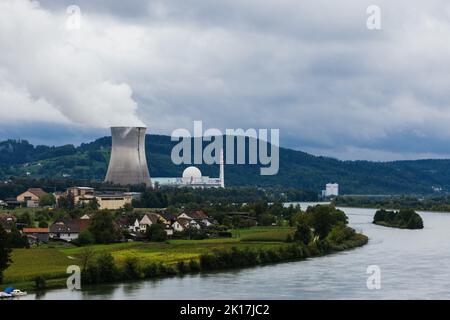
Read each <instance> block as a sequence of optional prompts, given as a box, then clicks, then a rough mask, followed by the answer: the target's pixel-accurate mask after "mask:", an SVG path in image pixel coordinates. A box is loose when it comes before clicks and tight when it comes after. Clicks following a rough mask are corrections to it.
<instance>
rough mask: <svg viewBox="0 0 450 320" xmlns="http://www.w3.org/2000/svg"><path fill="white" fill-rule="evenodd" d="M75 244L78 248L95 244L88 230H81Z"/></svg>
mask: <svg viewBox="0 0 450 320" xmlns="http://www.w3.org/2000/svg"><path fill="white" fill-rule="evenodd" d="M75 243H76V244H78V245H80V246H87V245H90V244H93V243H95V237H94V235H93V234H92V232H90V231H89V230H83V231H81V232H80V234H79V235H78V239H76V240H75Z"/></svg>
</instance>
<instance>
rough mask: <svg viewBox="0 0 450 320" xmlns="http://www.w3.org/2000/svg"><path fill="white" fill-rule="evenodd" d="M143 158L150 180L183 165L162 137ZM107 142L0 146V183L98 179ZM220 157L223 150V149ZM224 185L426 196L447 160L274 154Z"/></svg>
mask: <svg viewBox="0 0 450 320" xmlns="http://www.w3.org/2000/svg"><path fill="white" fill-rule="evenodd" d="M146 144H147V145H146V147H147V159H148V160H149V161H148V163H149V169H150V174H151V175H152V176H154V177H178V176H181V173H182V172H183V170H184V168H185V167H186V166H176V165H174V164H173V163H172V161H171V159H170V153H171V150H172V147H173V145H174V144H175V143H174V142H171V141H170V137H168V136H160V135H148V136H147V142H146ZM110 147H111V138H110V137H104V138H100V139H97V140H96V141H93V142H90V143H85V144H82V145H81V146H79V147H74V146H73V145H66V146H61V147H48V146H33V145H31V144H30V143H28V142H27V141H24V140H21V141H16V140H8V141H3V142H0V178H1V179H5V178H7V177H10V176H17V177H26V176H28V177H29V178H64V177H65V178H70V179H98V180H102V179H103V178H104V176H105V173H106V169H107V164H108V160H109V153H110ZM225 153H226V150H225ZM200 169H201V170H202V172H203V174H204V175H209V176H211V177H217V176H218V175H219V168H218V166H216V165H214V166H207V165H201V166H200ZM225 171H226V183H227V185H233V186H272V187H274V186H283V187H295V188H304V189H309V190H314V191H317V192H319V191H320V190H321V189H323V187H324V185H325V184H326V183H328V182H338V183H339V185H340V191H341V193H343V194H413V193H415V194H430V193H432V192H433V189H432V188H433V187H439V188H442V190H443V192H447V191H449V190H450V160H417V161H395V162H369V161H339V160H336V159H332V158H327V157H316V156H313V155H310V154H307V153H304V152H301V151H295V150H290V149H285V148H281V149H280V170H279V173H278V175H275V176H260V175H259V166H257V165H226V169H225Z"/></svg>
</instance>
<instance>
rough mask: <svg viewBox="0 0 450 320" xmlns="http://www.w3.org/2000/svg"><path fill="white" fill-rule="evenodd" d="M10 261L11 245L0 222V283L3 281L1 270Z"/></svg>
mask: <svg viewBox="0 0 450 320" xmlns="http://www.w3.org/2000/svg"><path fill="white" fill-rule="evenodd" d="M10 263H11V247H10V245H9V241H8V235H7V233H6V231H5V229H3V226H2V225H1V224H0V283H2V281H3V271H5V270H6V268H8V267H9V265H10Z"/></svg>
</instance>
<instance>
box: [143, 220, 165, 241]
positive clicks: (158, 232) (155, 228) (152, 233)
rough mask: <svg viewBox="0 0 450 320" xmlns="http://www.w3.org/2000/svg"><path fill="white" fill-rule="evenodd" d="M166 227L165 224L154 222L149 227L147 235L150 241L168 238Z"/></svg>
mask: <svg viewBox="0 0 450 320" xmlns="http://www.w3.org/2000/svg"><path fill="white" fill-rule="evenodd" d="M164 229H165V227H164V224H162V223H154V224H152V225H151V226H149V227H147V231H146V234H145V237H146V238H147V239H148V240H150V241H154V242H164V241H166V240H167V233H166V231H165V230H164Z"/></svg>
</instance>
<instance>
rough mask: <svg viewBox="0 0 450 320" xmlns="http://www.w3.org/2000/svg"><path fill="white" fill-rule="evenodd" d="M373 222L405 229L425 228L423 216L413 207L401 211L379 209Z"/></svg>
mask: <svg viewBox="0 0 450 320" xmlns="http://www.w3.org/2000/svg"><path fill="white" fill-rule="evenodd" d="M373 223H375V224H380V225H383V226H388V227H396V228H403V229H423V220H422V218H421V217H420V215H418V214H417V213H416V212H415V211H414V210H412V209H402V210H400V211H386V210H384V209H381V210H377V212H375V215H374V218H373Z"/></svg>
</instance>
